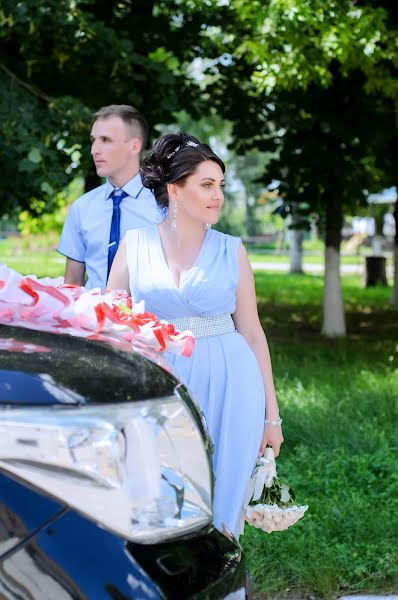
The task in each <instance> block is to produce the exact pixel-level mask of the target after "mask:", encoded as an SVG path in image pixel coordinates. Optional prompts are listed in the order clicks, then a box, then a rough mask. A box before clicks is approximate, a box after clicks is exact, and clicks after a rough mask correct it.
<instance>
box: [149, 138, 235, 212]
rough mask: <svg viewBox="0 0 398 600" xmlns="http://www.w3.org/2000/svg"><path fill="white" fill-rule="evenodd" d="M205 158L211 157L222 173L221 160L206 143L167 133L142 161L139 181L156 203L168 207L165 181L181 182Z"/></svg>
mask: <svg viewBox="0 0 398 600" xmlns="http://www.w3.org/2000/svg"><path fill="white" fill-rule="evenodd" d="M205 160H212V161H213V162H215V163H217V164H218V165H219V166H220V167H221V170H222V172H223V173H224V172H225V165H224V163H223V161H222V160H221V158H219V157H218V156H217V155H216V154H214V152H213V150H212V149H211V148H210V146H208V145H207V144H202V143H201V142H200V141H199V140H198V139H197V138H195V137H193V136H192V135H188V134H187V133H184V132H180V133H166V134H165V135H162V137H160V138H159V139H158V140H157V141H156V142H155V144H154V145H153V147H152V148H151V149H150V150H149V152H148V154H147V155H146V156H145V158H144V160H143V161H142V165H141V177H142V183H143V184H144V186H145V187H147V188H149V189H150V190H151V191H152V192H153V194H154V196H155V198H156V202H157V203H158V205H159V206H161V207H165V206H168V205H169V196H168V193H167V184H168V183H183V182H184V180H185V179H186V178H187V177H189V176H190V175H192V174H193V173H194V172H195V170H196V168H197V166H198V165H199V164H200V163H202V162H203V161H205Z"/></svg>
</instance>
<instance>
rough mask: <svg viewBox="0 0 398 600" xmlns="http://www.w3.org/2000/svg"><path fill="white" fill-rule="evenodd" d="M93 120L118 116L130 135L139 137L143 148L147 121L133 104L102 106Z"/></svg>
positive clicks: (146, 136)
mask: <svg viewBox="0 0 398 600" xmlns="http://www.w3.org/2000/svg"><path fill="white" fill-rule="evenodd" d="M93 117H94V121H97V120H98V119H108V118H109V117H120V118H121V119H122V121H123V123H125V125H126V126H127V128H128V130H129V132H130V134H131V137H139V138H140V139H141V140H142V147H143V148H145V146H146V143H147V139H148V123H147V121H146V119H145V117H144V116H143V115H142V114H141V113H140V112H139V111H138V110H137V109H136V108H134V106H130V105H129V104H110V105H109V106H103V107H102V108H100V109H99V110H97V112H95V113H94V115H93Z"/></svg>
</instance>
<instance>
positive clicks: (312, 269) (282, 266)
mask: <svg viewBox="0 0 398 600" xmlns="http://www.w3.org/2000/svg"><path fill="white" fill-rule="evenodd" d="M251 265H252V267H253V269H257V270H259V271H280V272H287V271H289V264H288V263H280V262H272V260H270V261H268V260H267V261H266V260H264V261H261V262H257V261H255V262H252V263H251ZM340 269H341V272H342V273H351V274H352V273H357V274H360V275H361V274H363V273H364V272H365V266H364V265H341V266H340ZM303 270H304V273H323V271H324V265H323V264H316V263H315V264H314V263H304V264H303ZM387 275H388V277H392V276H393V267H392V265H387ZM394 600H395V599H394Z"/></svg>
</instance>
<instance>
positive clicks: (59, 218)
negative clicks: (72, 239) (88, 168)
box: [18, 179, 83, 241]
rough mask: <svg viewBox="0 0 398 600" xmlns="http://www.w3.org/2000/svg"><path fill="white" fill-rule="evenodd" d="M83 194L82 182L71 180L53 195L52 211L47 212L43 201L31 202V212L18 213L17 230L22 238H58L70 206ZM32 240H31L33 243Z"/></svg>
mask: <svg viewBox="0 0 398 600" xmlns="http://www.w3.org/2000/svg"><path fill="white" fill-rule="evenodd" d="M82 193H83V181H82V180H81V179H75V180H73V181H72V182H71V183H70V184H69V185H68V186H67V187H66V188H65V190H63V191H62V192H59V193H58V194H55V200H54V203H53V205H54V209H53V210H52V211H51V212H48V207H47V206H46V203H45V202H44V200H32V202H31V205H30V208H31V210H30V211H28V210H23V211H21V212H20V213H19V215H18V219H19V223H18V229H19V231H20V232H21V234H22V236H23V237H24V238H27V237H29V236H37V235H38V234H47V235H48V234H50V235H51V234H56V236H59V235H60V234H61V231H62V227H63V225H64V222H65V219H66V215H67V213H68V210H69V206H70V204H71V203H72V202H73V201H74V200H76V198H78V197H79V196H80V195H81V194H82ZM33 239H34V238H32V241H33Z"/></svg>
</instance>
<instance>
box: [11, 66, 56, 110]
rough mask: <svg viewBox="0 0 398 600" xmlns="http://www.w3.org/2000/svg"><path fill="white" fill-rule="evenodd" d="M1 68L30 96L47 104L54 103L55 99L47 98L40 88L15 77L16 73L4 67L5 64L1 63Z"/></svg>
mask: <svg viewBox="0 0 398 600" xmlns="http://www.w3.org/2000/svg"><path fill="white" fill-rule="evenodd" d="M0 68H1V69H2V70H3V71H4V72H5V73H6V74H7V75H8V76H9V77H10V78H11V79H12V81H15V82H16V83H18V85H20V86H21V87H23V88H25V89H26V90H28V92H29V93H30V94H32V95H33V96H36V97H37V98H40V99H41V100H44V101H45V102H53V101H54V98H52V97H51V96H47V94H45V93H44V92H42V91H41V90H40V89H39V88H37V87H35V86H33V85H31V84H30V83H26V81H23V80H22V79H20V78H19V77H17V76H16V75H15V73H13V72H12V71H10V69H8V68H7V67H6V66H5V65H3V63H0Z"/></svg>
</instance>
